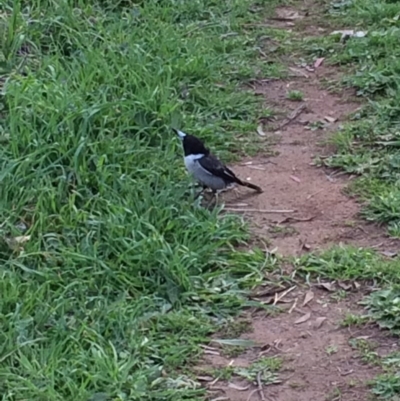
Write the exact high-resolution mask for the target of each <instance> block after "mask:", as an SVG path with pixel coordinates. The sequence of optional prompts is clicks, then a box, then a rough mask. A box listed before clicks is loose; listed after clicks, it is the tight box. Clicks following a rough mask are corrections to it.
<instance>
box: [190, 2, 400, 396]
mask: <svg viewBox="0 0 400 401" xmlns="http://www.w3.org/2000/svg"><path fill="white" fill-rule="evenodd" d="M307 7H308V8H310V7H311V9H312V6H310V4H309V5H308V6H307ZM296 13H298V15H300V17H296ZM277 15H278V17H279V18H281V17H282V18H283V19H285V18H286V17H287V16H289V20H288V21H285V20H277V21H275V22H273V24H274V26H275V27H279V28H284V29H292V27H293V29H294V30H296V31H299V29H304V32H306V33H307V34H310V33H313V34H318V33H319V32H323V27H322V28H321V27H318V26H314V25H313V20H312V19H311V20H310V21H308V18H309V17H308V16H307V12H304V9H298V10H296V9H290V8H288V7H284V8H281V9H279V11H278V13H277ZM292 16H295V18H293V19H292V20H291V19H290V17H292ZM269 23H270V21H269ZM299 26H301V27H303V28H299ZM310 27H312V29H311V30H310ZM288 66H289V67H292V70H291V71H292V72H293V74H292V76H291V77H290V79H289V80H287V81H276V80H270V81H268V80H264V81H260V82H259V83H258V84H256V86H255V88H254V89H255V91H256V93H257V94H259V95H261V96H264V97H265V104H266V106H267V107H269V108H271V107H272V108H273V109H274V110H275V111H277V112H278V115H279V118H278V120H277V121H275V122H274V123H273V125H274V126H275V127H278V130H275V131H274V130H265V131H266V134H267V136H266V137H265V138H266V140H267V141H269V142H272V143H274V144H275V145H274V146H273V149H274V151H275V152H276V154H275V155H274V156H271V155H270V154H268V155H265V156H263V155H258V156H257V157H255V158H248V159H245V160H242V161H241V163H239V164H237V165H236V166H233V169H234V171H235V173H237V175H238V176H239V177H241V178H242V179H247V180H250V181H251V182H252V183H254V184H257V185H259V186H261V187H262V188H263V189H264V193H262V194H251V191H249V190H248V189H247V188H244V189H243V188H240V189H238V190H236V191H232V192H228V193H226V194H224V195H223V197H224V201H225V205H226V207H231V208H241V209H253V211H252V212H245V217H246V219H247V220H248V221H250V223H251V225H252V227H253V233H254V236H255V237H257V239H258V240H261V241H264V242H265V243H266V246H268V248H269V250H272V249H273V248H275V250H276V252H277V253H278V254H281V255H283V256H297V255H299V254H301V253H303V252H308V251H310V250H311V251H313V250H319V249H325V248H328V247H330V246H332V245H334V244H339V243H344V244H352V245H355V246H361V247H366V246H368V247H374V248H375V249H379V250H382V251H394V250H396V249H397V248H398V244H399V242H398V241H396V240H393V239H390V238H388V237H387V235H386V234H385V232H384V230H382V229H380V228H379V227H377V226H375V225H373V224H367V223H366V222H365V221H363V220H361V219H360V218H359V216H358V214H359V211H360V205H359V204H358V203H357V202H356V200H355V199H351V198H349V197H348V196H346V195H345V194H344V189H345V188H346V186H347V185H348V184H349V182H350V180H351V179H352V177H349V176H345V175H343V174H340V173H339V174H338V173H337V172H334V171H331V170H328V169H324V168H317V167H316V166H315V165H314V163H313V160H314V157H315V156H317V155H324V154H329V152H330V149H329V147H328V146H327V145H326V140H327V139H328V138H329V137H330V135H331V134H332V133H333V132H334V131H335V130H337V129H338V128H339V126H340V124H343V122H344V121H346V119H347V118H348V116H349V114H350V113H352V112H354V111H356V110H357V108H358V107H359V106H360V103H359V102H358V101H357V99H355V98H354V97H353V95H352V93H350V92H345V91H343V92H342V93H341V94H340V96H339V95H335V94H333V93H331V92H329V91H328V90H326V89H323V88H322V85H321V82H322V81H323V80H326V79H327V78H328V79H331V78H332V77H337V76H338V70H335V69H329V68H326V67H325V66H324V65H322V66H320V67H318V68H317V69H316V70H315V71H314V72H310V71H306V70H304V69H303V70H301V71H300V68H299V67H298V66H296V65H294V63H291V62H288ZM299 71H300V72H299ZM289 90H298V91H301V92H303V94H304V98H303V100H302V101H300V102H296V101H290V100H288V99H287V92H288V91H289ZM302 104H304V106H305V107H306V109H305V110H304V112H302V113H301V114H300V115H299V116H298V117H297V118H295V119H294V120H293V121H291V123H290V124H287V125H286V126H285V127H283V128H281V129H279V127H281V125H282V124H283V123H284V122H285V121H287V119H286V116H288V115H290V113H291V112H292V111H293V110H295V109H297V108H298V107H299V106H300V105H302ZM326 117H328V119H330V122H329V123H328V122H327V120H326ZM332 119H334V120H335V121H333V120H332ZM318 121H325V123H326V124H325V126H324V128H323V129H316V130H311V129H308V127H310V126H312V125H313V123H314V124H315V123H316V122H318ZM270 209H285V210H287V209H292V210H295V212H293V213H279V214H278V213H266V212H265V210H270ZM254 210H255V211H254ZM312 291H313V293H314V297H313V299H312V300H311V301H310V302H309V303H308V304H307V305H306V306H302V304H303V300H304V297H305V293H306V292H307V289H304V288H302V289H301V288H299V287H296V289H295V290H293V291H292V292H291V293H290V294H288V295H287V296H285V299H284V300H283V301H284V304H283V305H284V306H285V309H286V311H285V312H284V313H279V314H277V315H271V314H268V313H266V312H265V311H263V312H259V311H258V312H256V313H252V314H248V315H247V318H250V319H251V326H252V330H251V333H247V334H243V335H242V336H241V338H244V339H252V340H255V341H256V342H257V343H259V344H262V345H263V347H261V348H256V349H255V350H254V349H253V350H252V351H248V352H246V353H244V354H242V355H240V356H238V357H237V358H229V357H224V356H223V355H222V353H219V354H217V355H216V353H218V352H219V351H218V350H212V351H210V353H211V354H210V355H209V354H206V355H205V358H204V363H203V364H202V365H201V366H199V367H198V370H199V371H200V372H202V373H199V375H202V374H209V371H210V368H215V369H218V370H221V369H223V368H226V367H227V366H242V367H249V366H250V365H251V364H252V363H253V362H254V361H256V360H258V359H259V358H260V355H263V356H274V355H275V356H278V357H279V358H282V360H283V368H282V370H281V371H280V372H279V376H280V380H281V383H279V384H274V385H269V386H264V387H263V395H261V394H260V393H259V392H257V391H256V390H257V383H250V384H249V383H247V382H246V381H243V380H240V379H238V377H237V376H235V375H234V376H233V377H232V378H231V379H230V382H228V381H222V380H220V381H215V380H214V381H213V382H212V383H211V384H210V383H208V384H207V388H208V390H209V391H210V393H209V395H210V399H213V400H218V401H224V400H230V401H254V400H262V401H264V400H267V401H270V400H274V401H310V400H312V401H333V400H346V401H356V400H357V401H365V400H367V399H370V393H369V389H368V386H367V382H368V381H369V380H371V379H373V378H374V377H375V376H376V374H378V373H379V372H380V370H379V368H378V367H377V365H374V364H371V363H369V364H367V363H365V362H364V361H363V359H362V358H361V354H360V351H359V350H357V349H355V348H354V347H352V346H351V340H352V339H357V338H358V339H360V338H363V339H366V340H367V341H370V340H371V339H373V340H374V342H376V343H377V344H378V348H377V350H376V351H377V352H378V354H379V355H386V354H388V353H389V352H392V351H395V350H396V349H397V347H398V345H397V343H396V342H395V341H393V340H392V339H391V338H390V337H389V336H388V335H387V334H385V333H382V332H381V331H379V330H378V329H376V328H375V327H365V326H364V327H363V328H359V329H349V328H343V327H342V326H341V325H340V323H341V322H342V321H343V319H344V318H345V317H346V315H347V314H349V313H351V314H361V313H362V312H363V311H362V309H361V308H360V307H359V306H357V302H358V301H359V300H360V299H361V298H362V296H363V294H362V293H361V291H358V292H346V294H345V296H343V297H341V296H339V295H340V294H341V295H343V293H344V291H342V292H341V293H340V292H327V291H324V290H321V289H318V288H316V287H315V286H313V287H312ZM278 305H279V306H280V305H282V304H280V303H278ZM306 313H310V317H309V319H308V320H307V321H305V322H304V323H301V324H296V323H295V322H296V320H297V319H299V317H300V316H304V314H306ZM322 317H323V318H326V319H325V320H324V321H323V323H322V324H321V325H320V326H318V324H317V322H318V321H321V320H318V318H322ZM211 345H215V344H214V343H212V344H211ZM260 352H261V354H260ZM205 372H208V373H205ZM232 384H233V385H234V386H235V385H236V388H232ZM237 386H239V387H244V388H246V386H249V387H248V389H247V390H243V389H239V388H238V387H237Z"/></svg>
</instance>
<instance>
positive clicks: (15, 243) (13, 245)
mask: <svg viewBox="0 0 400 401" xmlns="http://www.w3.org/2000/svg"><path fill="white" fill-rule="evenodd" d="M30 239H31V236H30V235H21V236H19V237H14V238H5V241H6V242H7V245H8V246H9V247H10V249H12V250H13V251H17V250H20V251H22V250H23V248H22V247H21V245H22V244H24V243H25V242H27V241H29V240H30Z"/></svg>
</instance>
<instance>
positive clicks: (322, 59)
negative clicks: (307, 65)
mask: <svg viewBox="0 0 400 401" xmlns="http://www.w3.org/2000/svg"><path fill="white" fill-rule="evenodd" d="M324 60H325V58H324V57H321V58H317V59H316V60H315V63H314V67H315V68H318V67H319V66H320V65H321V64H322V63H323V62H324Z"/></svg>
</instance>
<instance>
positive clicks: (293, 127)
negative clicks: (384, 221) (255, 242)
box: [226, 68, 398, 256]
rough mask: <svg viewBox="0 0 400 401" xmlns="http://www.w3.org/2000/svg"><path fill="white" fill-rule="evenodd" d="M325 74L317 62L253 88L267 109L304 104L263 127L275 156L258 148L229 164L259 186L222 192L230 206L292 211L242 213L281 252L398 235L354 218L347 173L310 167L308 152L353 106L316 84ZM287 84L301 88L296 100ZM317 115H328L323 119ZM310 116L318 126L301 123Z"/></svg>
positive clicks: (393, 243)
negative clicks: (306, 71) (299, 73)
mask: <svg viewBox="0 0 400 401" xmlns="http://www.w3.org/2000/svg"><path fill="white" fill-rule="evenodd" d="M328 72H329V71H328ZM326 73H327V71H326V69H325V68H320V71H318V69H317V71H316V73H315V74H313V76H312V77H310V78H308V79H307V78H297V79H295V80H290V81H270V82H267V83H261V84H260V85H259V86H258V87H257V88H256V90H257V93H264V94H265V98H266V104H267V105H268V106H269V107H271V106H272V107H273V108H274V109H275V110H285V111H287V113H286V114H287V115H290V113H291V112H293V111H294V110H295V109H297V108H298V107H299V106H301V105H302V104H303V105H304V106H305V107H306V110H305V111H304V112H303V113H301V114H300V115H299V117H298V118H297V119H295V120H294V121H293V122H292V123H290V124H288V125H287V126H286V127H284V128H283V129H281V130H278V131H277V132H274V133H268V134H269V135H270V136H269V139H270V140H272V141H274V142H277V143H276V145H275V146H274V150H275V151H276V154H277V155H276V156H275V157H271V156H270V155H268V156H267V157H263V156H262V155H259V156H257V157H256V158H252V159H246V160H243V161H242V162H241V163H240V164H238V165H236V166H234V171H235V173H237V174H238V176H239V177H242V178H245V179H248V180H250V179H251V182H253V183H255V184H257V185H259V186H261V187H262V188H263V189H264V193H262V194H261V195H258V194H257V195H255V196H254V195H253V194H252V193H250V192H251V191H250V192H249V190H247V189H240V190H237V191H235V193H234V194H229V195H226V201H227V202H228V203H229V206H231V207H235V205H239V207H241V208H243V209H257V210H269V209H273V210H276V209H278V210H281V209H284V210H295V212H294V213H287V214H285V213H283V214H274V213H271V214H269V213H263V212H252V213H246V214H247V215H248V217H249V219H250V221H251V223H252V225H253V227H254V233H256V234H257V235H258V236H259V237H261V238H263V239H264V240H266V241H268V243H269V248H270V249H272V248H277V249H276V250H277V252H278V253H279V254H282V255H285V256H286V255H291V256H294V255H298V254H300V253H302V252H304V251H309V250H318V249H321V248H326V247H330V246H332V245H333V244H338V243H344V244H353V245H356V246H373V247H375V248H379V249H382V250H385V251H387V250H389V251H391V250H394V249H395V248H396V247H397V246H398V241H397V240H391V239H389V238H387V236H386V234H385V232H384V231H383V230H382V229H380V228H378V227H377V226H375V225H373V224H366V223H365V221H363V220H361V219H360V218H359V217H358V213H359V209H360V205H359V204H357V203H356V201H355V200H354V199H351V198H349V197H348V196H346V195H345V194H344V193H343V190H344V188H346V186H347V185H348V183H349V181H350V180H351V179H352V177H346V176H344V175H340V174H337V173H335V172H333V171H328V170H326V169H323V168H317V167H316V166H315V165H314V163H313V160H314V157H315V156H317V155H321V154H323V153H324V152H325V153H326V151H327V149H325V148H323V147H322V144H323V142H324V141H326V139H327V138H329V135H330V134H331V133H332V132H333V131H335V130H337V129H338V127H339V125H340V124H343V122H344V121H345V120H346V118H347V116H348V115H349V114H350V113H352V112H354V111H356V110H357V109H358V108H359V106H360V105H359V103H356V102H355V101H354V100H352V98H351V96H350V95H349V94H346V95H345V96H343V95H342V96H341V97H339V96H337V95H334V94H332V93H329V92H328V91H327V90H324V89H322V88H321V85H320V81H319V79H320V77H321V76H324V77H325V76H326ZM289 90H298V91H301V92H303V94H304V101H303V102H295V101H290V100H288V99H287V98H286V94H287V92H288V91H289ZM325 117H328V118H334V119H336V121H335V122H333V123H327V121H326V120H324V119H325ZM284 121H287V120H286V119H285V118H283V119H281V121H278V122H277V123H275V124H274V125H276V126H278V127H280V126H281V125H282V124H283V123H284ZM318 121H322V122H323V121H325V123H326V126H325V128H324V129H316V130H311V129H308V127H309V126H310V125H312V124H313V123H316V122H318ZM250 177H251V178H250ZM238 192H239V193H240V195H238ZM308 219H309V220H308ZM303 220H308V221H303Z"/></svg>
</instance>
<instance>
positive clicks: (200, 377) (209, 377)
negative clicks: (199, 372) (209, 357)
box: [197, 376, 214, 382]
mask: <svg viewBox="0 0 400 401" xmlns="http://www.w3.org/2000/svg"><path fill="white" fill-rule="evenodd" d="M197 379H198V380H199V381H201V382H212V381H213V380H214V378H213V377H211V376H197Z"/></svg>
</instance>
